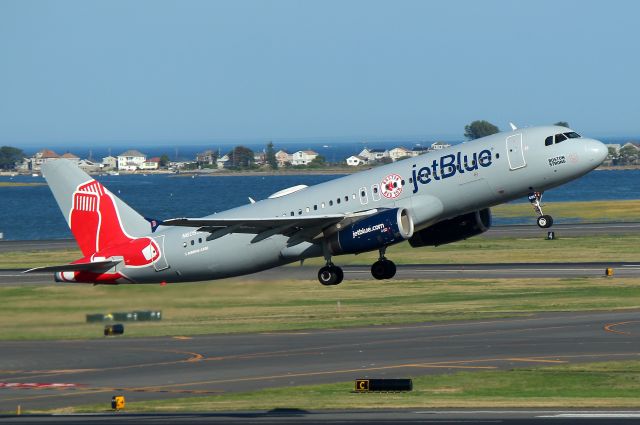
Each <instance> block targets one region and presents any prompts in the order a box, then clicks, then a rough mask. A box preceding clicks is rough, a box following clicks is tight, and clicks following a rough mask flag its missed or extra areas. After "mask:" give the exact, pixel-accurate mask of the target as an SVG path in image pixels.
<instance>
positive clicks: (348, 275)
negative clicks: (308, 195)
mask: <svg viewBox="0 0 640 425" xmlns="http://www.w3.org/2000/svg"><path fill="white" fill-rule="evenodd" d="M608 268H611V269H613V273H614V276H615V277H618V278H620V277H640V261H638V262H633V263H631V262H599V263H594V262H590V263H493V264H402V265H398V266H397V273H396V276H395V277H394V279H396V280H397V279H407V280H410V279H504V278H507V279H515V278H578V277H601V276H604V275H605V272H606V269H608ZM343 270H344V276H345V277H344V282H343V283H342V284H343V285H344V284H347V285H348V284H349V281H353V280H372V279H373V278H372V277H371V270H370V267H369V266H344V267H343ZM317 273H318V267H316V266H287V267H278V268H275V269H270V270H265V271H262V272H260V273H254V274H250V275H246V276H241V277H237V278H234V279H236V280H264V281H271V280H282V279H289V280H312V281H315V280H316V279H317ZM51 284H54V281H53V274H52V273H29V274H22V270H21V269H0V286H2V285H9V286H13V285H51ZM58 285H78V284H77V283H58Z"/></svg>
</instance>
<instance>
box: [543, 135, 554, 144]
mask: <svg viewBox="0 0 640 425" xmlns="http://www.w3.org/2000/svg"><path fill="white" fill-rule="evenodd" d="M544 145H545V146H551V145H553V136H549V137H547V138H546V139H544Z"/></svg>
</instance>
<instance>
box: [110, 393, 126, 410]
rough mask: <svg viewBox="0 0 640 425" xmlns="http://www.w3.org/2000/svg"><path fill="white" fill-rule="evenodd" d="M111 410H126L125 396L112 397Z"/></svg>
mask: <svg viewBox="0 0 640 425" xmlns="http://www.w3.org/2000/svg"><path fill="white" fill-rule="evenodd" d="M111 408H112V409H113V410H122V409H124V396H123V395H114V396H113V397H111Z"/></svg>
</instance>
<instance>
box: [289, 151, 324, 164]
mask: <svg viewBox="0 0 640 425" xmlns="http://www.w3.org/2000/svg"><path fill="white" fill-rule="evenodd" d="M317 156H318V152H314V151H298V152H296V153H294V154H293V156H292V158H291V165H308V164H309V163H310V162H311V161H313V160H314V159H316V157H317Z"/></svg>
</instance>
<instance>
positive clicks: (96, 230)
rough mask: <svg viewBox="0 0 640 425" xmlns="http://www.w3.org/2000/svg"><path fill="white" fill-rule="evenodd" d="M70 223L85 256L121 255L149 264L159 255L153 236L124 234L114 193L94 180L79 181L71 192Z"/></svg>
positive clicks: (135, 263) (128, 261)
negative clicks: (136, 236) (135, 236)
mask: <svg viewBox="0 0 640 425" xmlns="http://www.w3.org/2000/svg"><path fill="white" fill-rule="evenodd" d="M69 225H70V227H71V232H72V233H73V236H74V237H75V238H76V240H77V241H78V245H80V249H81V250H82V253H83V254H84V255H85V257H89V256H93V255H94V254H97V255H100V256H111V255H121V256H124V257H125V263H126V264H127V265H129V266H133V267H143V266H146V265H149V264H152V263H153V262H154V261H156V260H157V259H158V258H159V257H160V249H159V247H158V246H157V244H156V243H155V242H154V241H153V239H151V238H146V237H145V238H134V237H132V236H130V235H129V234H127V232H126V230H125V229H124V226H123V225H122V221H121V219H120V215H119V213H118V208H117V206H116V203H115V200H114V197H113V195H111V193H109V191H108V190H106V189H105V188H104V186H102V185H101V184H100V183H99V182H97V181H95V180H91V181H89V182H87V183H83V184H81V185H79V186H78V188H77V189H76V191H75V192H74V193H73V206H72V208H71V211H70V218H69Z"/></svg>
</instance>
